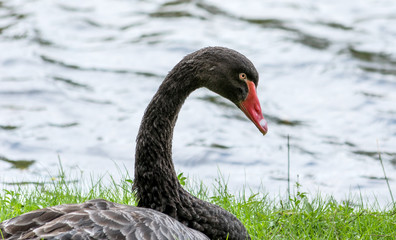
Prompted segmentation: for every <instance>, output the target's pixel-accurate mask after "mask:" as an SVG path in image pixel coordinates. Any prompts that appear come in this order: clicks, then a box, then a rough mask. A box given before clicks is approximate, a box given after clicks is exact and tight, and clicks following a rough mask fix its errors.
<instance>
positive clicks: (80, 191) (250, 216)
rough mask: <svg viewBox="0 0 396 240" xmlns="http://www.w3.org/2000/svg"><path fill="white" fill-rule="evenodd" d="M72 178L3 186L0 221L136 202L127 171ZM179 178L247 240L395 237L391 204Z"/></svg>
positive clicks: (395, 214)
mask: <svg viewBox="0 0 396 240" xmlns="http://www.w3.org/2000/svg"><path fill="white" fill-rule="evenodd" d="M73 179H81V176H75V177H73V176H67V177H66V176H65V174H64V172H63V171H62V170H61V171H60V174H59V176H57V177H54V178H52V179H51V180H49V182H39V183H36V184H35V187H34V188H32V187H31V186H30V187H28V186H27V185H16V186H15V188H14V190H5V189H2V190H1V192H0V206H1V210H0V221H3V220H5V219H8V218H11V217H14V216H17V215H20V214H22V213H24V212H28V211H32V210H35V209H38V208H43V207H47V206H52V205H58V204H64V203H80V202H83V201H86V200H88V199H94V198H104V199H108V200H110V201H115V202H119V203H123V204H131V205H134V204H135V201H134V197H133V194H132V192H131V186H132V180H130V179H131V178H130V176H128V175H127V174H126V175H124V177H123V179H122V180H121V181H115V180H113V179H112V178H110V183H106V184H105V183H104V181H103V180H102V178H96V179H95V178H92V179H91V181H89V182H83V181H73ZM179 179H180V181H181V183H182V184H183V185H185V187H186V188H187V189H188V190H189V191H190V192H191V193H193V194H194V195H196V196H198V197H199V198H201V199H205V200H207V201H210V202H212V203H215V204H217V205H220V206H222V207H223V208H225V209H227V210H228V211H230V212H232V213H233V214H235V215H236V216H237V217H238V218H239V219H240V220H241V221H242V222H243V223H244V225H245V226H246V228H247V229H248V231H249V233H250V235H251V236H252V239H396V207H389V208H387V209H379V207H378V208H377V209H376V208H374V207H368V206H364V203H360V204H359V205H356V204H353V203H352V201H343V202H337V201H335V200H334V199H331V198H328V199H323V198H321V197H314V198H312V199H311V197H309V196H307V195H306V194H305V193H303V192H301V191H300V192H297V194H296V195H295V196H293V197H291V198H289V199H286V200H276V201H275V200H273V199H269V197H267V196H266V195H263V194H259V193H251V192H249V193H248V192H247V191H242V192H240V193H239V194H238V195H233V194H231V193H230V192H229V191H228V189H227V184H226V183H225V182H224V181H222V180H219V181H216V182H215V183H214V188H213V189H214V190H210V191H209V190H208V188H207V187H206V186H204V185H203V184H199V183H197V184H196V183H189V181H188V179H186V178H185V177H183V175H182V174H180V175H179ZM7 188H8V189H10V188H9V186H8V187H7ZM0 239H1V238H0Z"/></svg>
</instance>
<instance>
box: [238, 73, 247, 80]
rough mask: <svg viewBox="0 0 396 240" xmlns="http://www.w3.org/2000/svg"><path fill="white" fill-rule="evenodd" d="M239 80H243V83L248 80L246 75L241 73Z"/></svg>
mask: <svg viewBox="0 0 396 240" xmlns="http://www.w3.org/2000/svg"><path fill="white" fill-rule="evenodd" d="M239 79H240V80H242V81H244V80H246V79H247V76H246V73H240V74H239Z"/></svg>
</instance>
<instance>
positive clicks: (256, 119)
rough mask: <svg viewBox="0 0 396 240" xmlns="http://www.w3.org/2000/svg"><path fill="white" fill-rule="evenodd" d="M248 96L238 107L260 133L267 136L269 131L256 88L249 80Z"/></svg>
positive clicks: (247, 82)
mask: <svg viewBox="0 0 396 240" xmlns="http://www.w3.org/2000/svg"><path fill="white" fill-rule="evenodd" d="M246 84H247V85H248V89H249V92H248V95H247V97H246V99H245V100H244V101H242V102H241V103H239V105H238V107H239V108H240V109H241V110H242V112H244V113H245V114H246V116H247V117H248V118H249V119H250V120H251V121H252V122H253V123H254V125H256V127H257V128H258V129H259V130H260V132H261V133H262V134H263V135H265V134H266V133H267V131H268V126H267V121H265V119H264V117H263V114H262V113H261V106H260V102H259V100H258V98H257V93H256V86H255V85H254V83H253V82H252V81H249V80H247V81H246Z"/></svg>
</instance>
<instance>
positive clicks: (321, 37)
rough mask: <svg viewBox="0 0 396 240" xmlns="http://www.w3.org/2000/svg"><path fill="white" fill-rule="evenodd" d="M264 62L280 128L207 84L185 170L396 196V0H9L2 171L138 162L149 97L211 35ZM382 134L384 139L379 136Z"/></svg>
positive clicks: (183, 122) (271, 115)
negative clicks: (251, 117)
mask: <svg viewBox="0 0 396 240" xmlns="http://www.w3.org/2000/svg"><path fill="white" fill-rule="evenodd" d="M215 45H218V46H225V47H229V48H233V49H235V50H237V51H239V52H241V53H243V54H245V55H246V56H247V57H248V58H250V59H251V60H252V61H253V63H254V64H255V65H256V67H257V69H258V71H259V73H260V83H259V88H258V95H259V99H260V101H261V105H262V109H263V114H264V116H265V117H266V118H267V120H268V126H269V132H268V134H267V135H266V136H264V137H263V136H262V135H261V134H260V132H259V131H258V130H257V129H256V127H255V126H254V125H253V124H252V123H251V122H250V121H248V120H247V118H246V117H245V116H244V115H243V113H241V112H240V110H239V109H237V108H236V107H235V106H234V105H233V104H231V103H230V102H228V100H225V99H222V98H220V97H218V96H216V95H214V94H213V93H210V92H208V91H207V90H206V89H200V90H198V91H197V92H194V93H193V94H192V95H191V96H190V98H189V99H188V100H187V101H186V104H185V105H184V107H183V109H182V111H181V113H180V116H179V119H178V123H177V126H176V128H175V134H174V143H173V153H174V154H173V155H174V156H173V157H174V162H175V166H176V169H177V170H178V171H180V172H184V173H185V175H189V176H191V177H194V178H196V179H200V180H203V181H204V182H205V183H207V184H209V185H210V184H211V183H213V181H214V179H215V178H217V177H218V172H219V171H220V172H221V173H222V175H223V176H224V177H225V178H226V179H228V182H229V185H230V187H231V188H232V189H233V190H240V189H242V188H243V186H248V187H250V188H251V189H253V190H254V191H257V190H260V191H261V192H263V193H269V194H270V195H274V196H279V195H281V196H283V195H284V194H285V193H286V191H287V181H286V179H287V159H288V158H287V155H288V148H287V136H288V135H289V136H290V161H291V165H290V176H291V180H292V184H293V186H294V184H295V183H296V182H297V181H298V182H299V183H300V184H301V185H302V187H301V190H303V191H306V192H309V193H310V194H312V195H316V194H317V193H318V192H320V193H321V194H324V195H330V194H331V195H333V196H334V197H335V198H336V199H339V200H342V199H345V198H346V197H348V196H351V195H352V196H353V195H359V194H362V195H363V196H364V197H365V198H366V197H367V198H370V199H373V198H374V197H373V196H374V195H375V198H377V200H378V201H379V202H381V203H385V204H386V203H389V202H390V201H391V198H390V194H389V191H388V188H387V185H386V182H385V181H384V174H383V171H382V168H381V164H380V161H379V157H378V151H380V152H381V157H382V160H383V163H384V167H385V170H386V172H387V175H388V176H389V178H390V182H389V183H390V186H391V188H392V189H393V193H395V194H396V181H395V179H396V177H395V176H396V2H395V1H385V0H383V1H345V0H343V1H341V0H334V1H316V0H305V1H291V0H289V1H286V0H282V1H279V0H270V1H258V0H248V1H242V0H240V1H228V2H227V3H225V2H224V1H220V0H206V1H199V0H197V1H188V0H179V1H178V0H175V1H160V0H147V1H135V0H129V1H127V0H114V1H106V0H95V1H92V0H87V1H79V0H78V1H77V0H70V1H53V0H34V1H30V0H29V1H28V0H7V1H5V0H3V1H1V0H0V182H2V183H3V184H2V185H3V187H7V186H10V185H9V184H10V183H15V182H23V181H27V182H30V181H33V182H34V181H36V180H37V179H41V180H43V179H44V180H47V179H48V180H49V179H50V178H51V176H56V174H57V171H58V169H59V161H58V158H60V159H61V161H62V165H63V167H64V168H65V169H66V171H75V170H77V171H80V170H81V171H84V172H85V173H86V174H85V176H87V177H89V176H90V174H95V175H102V174H105V173H110V174H112V175H114V176H116V175H117V174H118V170H117V166H120V167H121V168H123V167H124V166H125V167H126V168H127V169H130V171H131V175H133V164H134V148H135V137H136V134H137V131H138V128H139V124H140V120H141V118H142V115H143V112H144V109H145V107H146V105H147V104H148V102H149V101H150V99H151V97H152V96H153V94H154V93H155V91H156V89H157V88H158V86H159V84H160V83H161V81H162V79H163V78H164V77H165V75H166V74H167V72H168V71H169V70H170V69H171V68H172V67H173V66H174V65H175V64H176V63H177V62H178V61H179V60H180V59H181V58H182V57H183V56H185V55H186V54H188V53H190V52H193V51H195V50H197V49H199V48H202V47H205V46H215ZM377 142H378V146H377Z"/></svg>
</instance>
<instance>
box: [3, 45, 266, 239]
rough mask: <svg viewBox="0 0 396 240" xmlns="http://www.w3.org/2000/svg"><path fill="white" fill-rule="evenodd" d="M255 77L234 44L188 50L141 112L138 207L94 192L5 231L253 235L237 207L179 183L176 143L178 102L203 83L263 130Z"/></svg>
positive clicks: (19, 234) (24, 234) (86, 235)
mask: <svg viewBox="0 0 396 240" xmlns="http://www.w3.org/2000/svg"><path fill="white" fill-rule="evenodd" d="M243 74H244V75H243ZM257 83H258V73H257V71H256V69H255V67H254V66H253V64H252V63H251V62H250V61H249V60H248V59H247V58H246V57H245V56H243V55H241V54H240V53H238V52H236V51H234V50H231V49H227V48H222V47H208V48H204V49H201V50H199V51H196V52H194V53H192V54H190V55H187V56H186V57H185V58H184V59H183V60H182V61H180V62H179V63H178V64H177V65H176V66H175V67H174V68H173V69H172V71H170V72H169V74H168V75H167V77H166V78H165V80H164V82H163V83H162V84H161V86H160V87H159V89H158V91H157V93H156V94H155V95H154V97H153V99H152V100H151V102H150V104H149V106H148V107H147V109H146V112H145V114H144V116H143V120H142V123H141V126H140V130H139V133H138V136H137V140H136V141H137V144H136V154H135V181H134V186H133V189H134V191H135V192H136V197H137V199H138V207H134V206H127V205H121V204H116V203H112V202H108V201H106V200H101V199H96V200H90V201H87V202H85V203H82V204H65V205H59V206H55V207H49V208H44V209H40V210H36V211H32V212H29V213H25V214H23V215H21V216H18V217H15V218H12V219H9V220H6V221H4V222H2V223H0V230H1V231H2V232H3V235H4V237H5V239H41V238H44V239H164V240H165V239H226V238H227V237H228V239H230V240H234V239H235V240H239V239H240V240H246V239H250V237H249V235H248V233H247V231H246V229H245V227H244V226H243V224H242V223H241V222H240V221H239V220H238V219H237V218H236V217H235V216H234V215H232V214H231V213H229V212H227V211H225V210H224V209H222V208H220V207H218V206H216V205H213V204H211V203H208V202H205V201H202V200H200V199H198V198H196V197H194V196H192V195H191V194H189V193H188V192H187V191H185V190H184V189H183V188H182V187H181V185H180V183H179V181H178V179H177V176H176V173H175V170H174V166H173V162H172V151H171V150H172V136H173V128H174V126H175V123H176V120H177V115H178V113H179V111H180V108H181V106H182V105H183V103H184V100H185V99H186V98H187V97H188V95H189V94H190V93H191V92H192V91H194V90H195V89H197V88H200V87H206V88H208V89H210V90H212V91H214V92H216V93H218V94H220V95H221V96H223V97H225V98H227V99H229V100H231V101H232V102H233V103H235V104H236V105H237V106H238V107H239V108H240V109H241V110H242V111H243V112H244V113H245V114H246V115H247V116H248V117H249V118H250V119H251V120H252V121H253V122H254V123H255V125H256V126H257V127H258V128H259V130H260V131H261V132H262V133H264V134H265V133H266V131H267V126H266V123H265V121H264V119H263V117H262V114H261V108H260V105H259V103H258V100H257V97H256V95H255V94H256V92H255V87H256V86H257Z"/></svg>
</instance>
